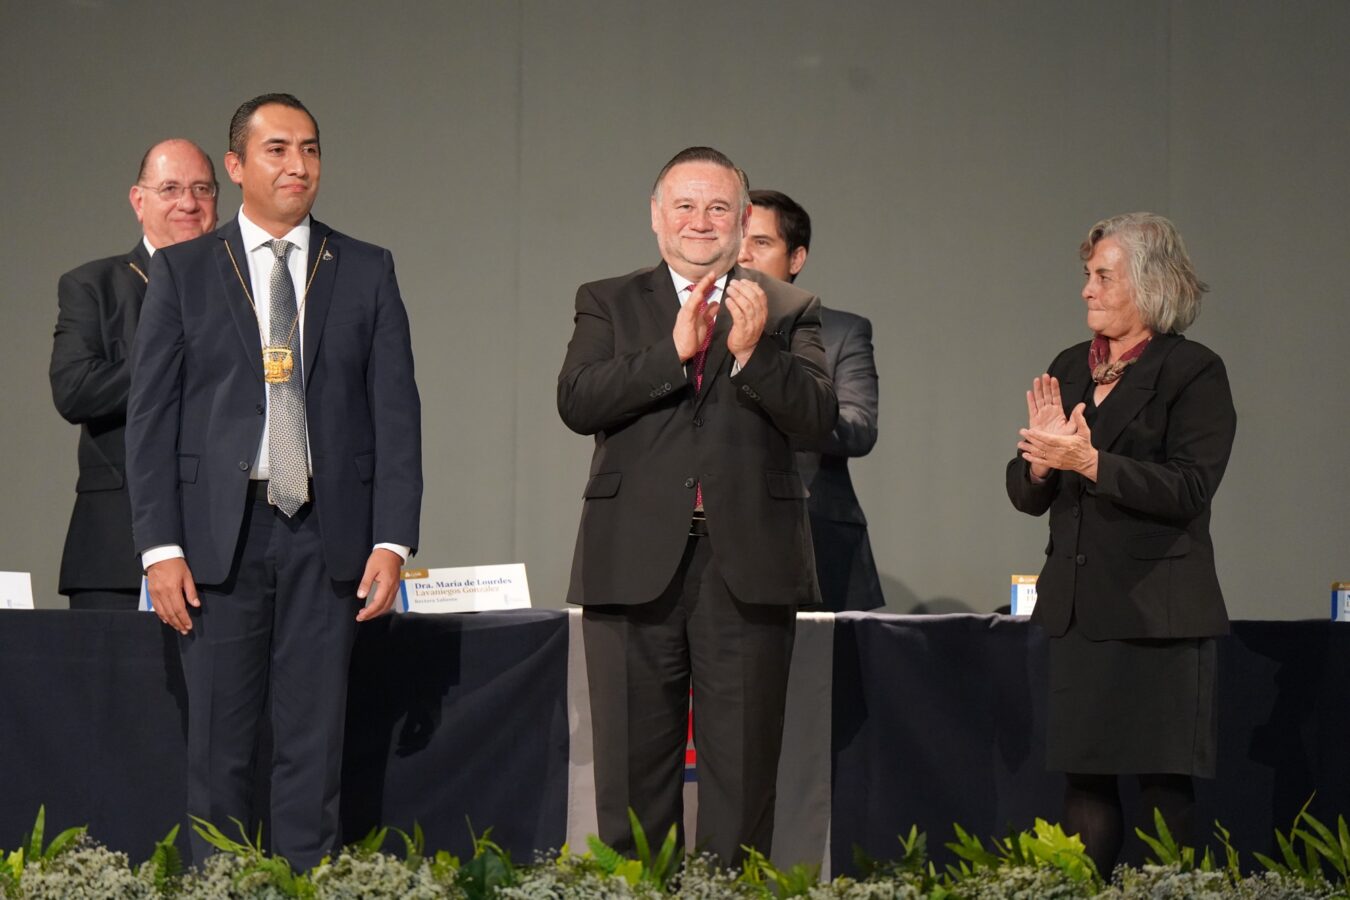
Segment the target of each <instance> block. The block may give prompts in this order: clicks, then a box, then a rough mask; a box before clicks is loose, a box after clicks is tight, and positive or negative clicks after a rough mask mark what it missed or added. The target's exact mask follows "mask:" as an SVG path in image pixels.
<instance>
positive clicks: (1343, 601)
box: [1331, 581, 1350, 622]
mask: <svg viewBox="0 0 1350 900" xmlns="http://www.w3.org/2000/svg"><path fill="white" fill-rule="evenodd" d="M1331 621H1333V622H1350V581H1333V582H1332V583H1331Z"/></svg>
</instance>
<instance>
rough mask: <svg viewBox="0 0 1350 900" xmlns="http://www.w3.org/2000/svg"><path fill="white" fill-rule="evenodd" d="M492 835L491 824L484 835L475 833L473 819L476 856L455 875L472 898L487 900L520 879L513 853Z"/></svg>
mask: <svg viewBox="0 0 1350 900" xmlns="http://www.w3.org/2000/svg"><path fill="white" fill-rule="evenodd" d="M491 835H492V829H491V828H489V829H488V830H487V831H484V832H483V834H482V835H481V836H479V835H476V834H474V833H473V823H472V822H470V823H469V836H470V837H471V838H473V859H471V860H469V861H468V862H467V863H465V864H464V865H462V866H460V867H459V870H458V873H457V875H456V879H455V883H456V884H458V885H459V887H460V889H461V890H463V891H464V894H465V896H466V897H468V898H469V900H487V898H488V897H491V896H492V895H493V894H494V893H496V891H497V890H498V889H500V888H504V887H510V886H512V885H514V884H516V883H517V882H518V881H519V880H520V879H519V875H518V873H517V872H516V867H515V865H513V864H512V862H511V854H510V853H507V852H506V851H505V850H503V849H502V848H501V846H500V845H498V844H497V843H496V842H495V841H493V840H492V838H491Z"/></svg>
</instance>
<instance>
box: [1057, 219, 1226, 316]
mask: <svg viewBox="0 0 1350 900" xmlns="http://www.w3.org/2000/svg"><path fill="white" fill-rule="evenodd" d="M1108 237H1109V238H1114V239H1115V240H1116V241H1118V242H1119V243H1120V247H1121V249H1122V250H1124V251H1125V255H1126V257H1127V258H1128V259H1129V265H1130V281H1131V282H1132V283H1133V285H1134V305H1135V307H1136V308H1137V309H1138V310H1139V316H1140V318H1142V319H1143V321H1144V324H1145V325H1147V326H1148V327H1149V329H1150V330H1152V331H1153V333H1154V334H1181V332H1183V331H1185V330H1186V329H1187V328H1188V327H1190V324H1191V323H1192V322H1194V321H1195V318H1196V316H1198V315H1200V295H1201V294H1203V293H1205V292H1206V291H1208V290H1209V285H1207V284H1205V283H1204V282H1203V281H1201V280H1200V279H1199V278H1197V277H1196V275H1195V268H1194V267H1193V266H1192V265H1191V258H1190V256H1188V255H1187V254H1186V245H1185V244H1184V243H1183V242H1182V240H1181V233H1180V232H1178V231H1177V227H1176V226H1175V225H1173V224H1172V223H1171V221H1170V220H1168V219H1166V218H1164V217H1163V216H1160V215H1158V214H1156V213H1150V212H1133V213H1124V214H1123V215H1119V216H1112V217H1111V218H1109V219H1102V220H1101V221H1100V222H1098V223H1097V224H1096V225H1093V226H1092V228H1091V229H1090V230H1089V231H1088V236H1087V240H1085V241H1083V243H1082V244H1081V245H1079V247H1078V258H1079V259H1081V260H1083V261H1084V262H1086V261H1087V260H1088V258H1089V257H1091V256H1092V250H1093V248H1094V247H1095V246H1096V245H1097V242H1098V241H1100V240H1101V239H1102V238H1108Z"/></svg>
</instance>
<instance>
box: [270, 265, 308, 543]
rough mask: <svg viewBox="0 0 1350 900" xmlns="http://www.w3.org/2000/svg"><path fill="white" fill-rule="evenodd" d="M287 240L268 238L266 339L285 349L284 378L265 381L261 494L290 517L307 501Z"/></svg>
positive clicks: (302, 410)
mask: <svg viewBox="0 0 1350 900" xmlns="http://www.w3.org/2000/svg"><path fill="white" fill-rule="evenodd" d="M293 246H294V244H292V243H291V242H290V241H282V240H276V241H272V242H271V247H272V253H273V254H274V255H275V256H276V261H275V262H274V263H273V264H272V279H271V285H270V286H271V291H272V299H271V304H270V306H269V307H268V316H269V319H268V324H267V334H268V338H269V340H268V342H267V343H268V344H269V346H272V347H286V348H288V349H289V350H290V351H291V364H292V365H291V371H290V377H289V378H287V379H286V380H285V381H277V382H270V383H269V384H268V385H267V458H268V468H269V470H270V474H269V476H268V477H269V479H270V481H269V482H268V485H267V499H268V500H269V501H270V502H271V503H272V504H273V505H275V506H276V507H277V509H279V510H281V511H282V512H284V513H285V514H286V515H287V516H294V515H295V514H296V513H297V512H299V510H300V507H302V506H304V505H305V503H307V502H308V501H309V464H308V460H307V454H306V452H305V390H304V381H303V375H302V373H301V371H300V328H299V323H298V322H296V314H297V311H296V308H295V285H294V284H292V282H291V272H290V268H289V267H288V266H287V265H286V256H287V255H288V254H289V253H290V251H291V248H292V247H293Z"/></svg>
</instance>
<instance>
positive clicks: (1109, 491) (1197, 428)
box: [1095, 356, 1237, 519]
mask: <svg viewBox="0 0 1350 900" xmlns="http://www.w3.org/2000/svg"><path fill="white" fill-rule="evenodd" d="M1236 433H1237V413H1236V412H1235V411H1234V409H1233V395H1232V391H1231V390H1230V389H1229V386H1228V373H1227V372H1226V370H1225V369H1224V365H1223V361H1222V360H1221V359H1219V357H1217V356H1211V357H1209V358H1208V359H1207V360H1205V362H1204V364H1203V365H1202V366H1201V367H1200V368H1199V370H1198V371H1197V372H1196V373H1195V375H1194V376H1193V377H1191V378H1190V379H1189V381H1187V383H1186V384H1185V385H1184V386H1183V387H1182V388H1181V390H1180V391H1179V392H1178V393H1177V394H1176V397H1175V399H1174V400H1173V401H1172V404H1171V406H1170V408H1169V410H1168V415H1167V434H1166V435H1165V436H1164V438H1163V446H1164V447H1165V448H1166V460H1165V461H1164V462H1161V463H1159V462H1149V461H1144V460H1137V459H1131V458H1130V457H1127V456H1122V455H1120V454H1116V453H1109V452H1106V451H1102V452H1101V453H1100V454H1099V456H1098V459H1097V483H1096V487H1095V492H1096V493H1097V495H1098V496H1101V497H1106V498H1108V499H1110V500H1113V501H1115V502H1116V503H1118V504H1120V505H1121V506H1124V507H1128V508H1130V509H1133V510H1136V511H1137V512H1141V513H1144V514H1146V515H1152V516H1161V517H1164V518H1170V519H1190V518H1193V517H1195V516H1197V515H1199V514H1200V513H1201V512H1203V511H1204V510H1205V509H1206V508H1207V507H1208V506H1209V503H1210V501H1211V500H1212V499H1213V498H1214V492H1215V491H1216V490H1217V489H1218V487H1219V481H1220V480H1221V479H1222V478H1223V473H1224V470H1225V469H1226V468H1227V467H1228V457H1229V454H1230V453H1231V452H1232V449H1233V438H1234V436H1235V434H1236Z"/></svg>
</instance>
